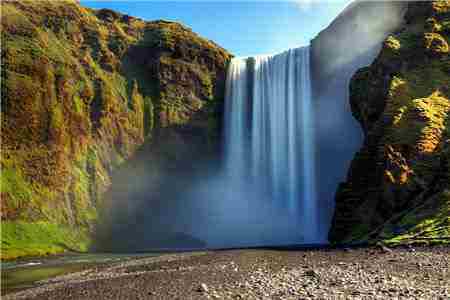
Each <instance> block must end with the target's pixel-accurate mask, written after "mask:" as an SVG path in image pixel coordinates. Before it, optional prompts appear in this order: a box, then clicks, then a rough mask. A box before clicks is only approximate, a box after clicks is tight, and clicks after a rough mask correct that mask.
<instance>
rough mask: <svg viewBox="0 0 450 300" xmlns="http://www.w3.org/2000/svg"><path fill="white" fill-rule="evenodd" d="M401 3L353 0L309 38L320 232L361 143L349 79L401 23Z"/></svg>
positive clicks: (328, 223)
mask: <svg viewBox="0 0 450 300" xmlns="http://www.w3.org/2000/svg"><path fill="white" fill-rule="evenodd" d="M405 7H406V2H404V1H355V2H352V3H351V4H350V5H349V6H348V7H346V8H345V9H344V11H343V12H342V13H341V14H339V16H337V17H336V19H335V20H334V21H333V22H332V23H331V24H330V25H329V26H328V27H327V28H325V29H324V30H322V31H321V32H320V33H319V34H318V35H317V37H315V38H314V39H313V40H312V41H311V51H312V62H311V65H312V75H313V81H312V83H313V90H314V97H313V101H314V103H315V104H314V110H315V116H314V118H313V119H314V120H315V124H314V125H315V130H316V136H315V138H316V142H315V144H316V146H315V147H316V150H315V155H316V178H317V179H316V180H317V182H319V183H320V185H319V187H320V188H318V199H319V201H320V203H319V207H320V208H321V209H320V214H321V220H325V221H326V222H323V223H322V224H321V226H323V228H320V231H321V232H326V233H327V232H328V231H329V229H330V228H329V226H330V223H331V220H332V218H333V212H334V196H335V194H336V189H337V187H338V185H339V183H340V182H342V181H344V180H345V177H346V172H347V170H348V169H349V166H350V162H351V160H352V158H353V156H354V154H355V153H356V152H357V151H358V150H359V148H360V147H361V144H362V142H363V133H362V130H361V126H360V125H359V124H358V122H357V121H356V120H355V119H354V118H353V117H352V111H351V107H350V104H349V101H348V98H349V91H348V86H349V84H350V79H351V77H352V75H353V74H354V73H355V72H356V71H357V70H358V69H360V68H362V67H365V66H368V65H369V64H370V63H371V62H373V60H374V59H375V57H376V56H377V54H378V52H379V51H380V49H381V46H382V44H383V41H384V39H385V38H386V37H387V36H388V35H389V34H390V33H392V32H395V31H396V30H398V29H399V28H400V26H401V25H402V22H403V14H404V12H405ZM380 16H382V17H380Z"/></svg>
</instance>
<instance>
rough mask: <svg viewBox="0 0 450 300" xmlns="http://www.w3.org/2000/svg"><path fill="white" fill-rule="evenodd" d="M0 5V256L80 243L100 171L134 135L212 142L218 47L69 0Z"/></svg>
mask: <svg viewBox="0 0 450 300" xmlns="http://www.w3.org/2000/svg"><path fill="white" fill-rule="evenodd" d="M1 9H2V33H1V34H2V37H1V38H2V65H1V80H2V82H1V92H2V102H1V126H2V135H1V138H2V148H1V150H2V153H1V168H2V169H1V211H2V245H1V247H2V258H3V259H8V258H14V257H18V256H23V255H35V254H45V253H53V252H61V251H64V250H66V249H72V250H85V249H86V248H87V246H88V244H89V236H90V233H91V231H92V228H93V225H94V224H95V221H96V219H97V217H98V209H99V207H101V206H102V202H103V198H104V197H103V195H104V193H105V191H106V190H107V189H108V188H109V187H110V185H111V178H112V174H113V173H114V171H115V170H117V168H118V167H119V166H120V165H121V164H123V162H125V161H127V160H128V159H130V158H131V157H133V155H134V154H135V152H136V151H137V150H138V148H139V147H140V146H142V145H143V144H144V143H147V144H148V145H149V146H148V148H150V149H152V148H157V147H159V146H160V145H162V144H165V143H167V140H170V139H171V138H172V137H173V136H174V135H175V136H176V137H177V138H178V139H180V138H184V136H185V135H186V132H187V131H188V132H191V131H192V130H197V132H200V133H201V134H203V136H204V137H205V140H206V141H208V144H207V145H205V151H216V149H217V148H216V147H214V145H215V144H217V141H218V139H217V137H218V136H219V133H220V131H219V128H220V126H219V125H220V114H219V112H220V109H221V104H222V102H223V98H222V97H223V94H224V91H223V89H224V86H223V83H224V78H225V69H226V64H227V61H228V60H229V58H230V55H229V54H228V53H227V52H226V51H225V50H223V49H222V48H220V47H218V46H217V45H215V44H214V43H212V42H210V41H208V40H206V39H203V38H201V37H199V36H198V35H196V34H195V33H193V32H192V31H191V30H190V29H188V28H186V27H184V26H182V25H180V24H178V23H172V22H165V21H154V22H145V21H143V20H140V19H137V18H133V17H130V16H127V15H122V14H119V13H116V12H114V11H110V10H91V9H87V8H84V7H82V6H80V5H79V4H78V3H77V2H76V1H20V2H19V1H2V3H1ZM186 129H189V130H186ZM187 135H189V134H187ZM206 148H207V149H206ZM175 151H176V150H175ZM43 233H45V234H43Z"/></svg>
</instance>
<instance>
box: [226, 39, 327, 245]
mask: <svg viewBox="0 0 450 300" xmlns="http://www.w3.org/2000/svg"><path fill="white" fill-rule="evenodd" d="M226 84H227V85H226V100H225V151H224V153H225V158H224V161H225V174H226V176H228V180H229V182H230V187H237V186H241V187H242V186H246V190H247V191H248V190H250V191H254V192H255V193H254V195H255V197H260V198H261V199H260V201H262V202H264V205H270V206H271V207H272V208H273V210H274V211H277V215H278V216H279V215H281V216H282V217H283V218H285V219H289V220H291V223H290V224H295V225H293V226H295V227H297V228H290V229H289V230H292V231H297V232H298V233H299V237H298V238H295V240H290V241H289V242H291V243H298V242H303V243H314V242H320V241H323V240H324V239H323V238H321V237H320V233H319V230H318V228H319V220H318V219H319V217H318V216H319V214H318V207H317V199H316V198H317V197H316V183H315V174H314V162H315V160H314V128H313V120H312V116H313V110H312V100H311V78H310V48H309V47H302V48H296V49H290V50H288V51H285V52H283V53H280V54H277V55H270V56H255V57H249V58H233V59H232V60H231V63H230V66H229V69H228V76H227V83H226ZM250 194H251V193H250ZM241 201H246V199H242V200H241ZM254 213H255V214H257V213H258V211H257V208H255V211H254ZM272 222H275V223H276V222H277V220H275V219H274V220H272ZM284 242H286V241H284Z"/></svg>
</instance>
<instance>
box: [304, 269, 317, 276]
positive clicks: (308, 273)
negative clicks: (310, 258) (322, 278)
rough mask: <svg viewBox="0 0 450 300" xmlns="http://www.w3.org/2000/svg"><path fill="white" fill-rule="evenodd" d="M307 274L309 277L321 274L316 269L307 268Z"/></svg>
mask: <svg viewBox="0 0 450 300" xmlns="http://www.w3.org/2000/svg"><path fill="white" fill-rule="evenodd" d="M305 275H306V276H309V277H319V274H317V273H316V272H315V271H314V270H307V271H306V272H305Z"/></svg>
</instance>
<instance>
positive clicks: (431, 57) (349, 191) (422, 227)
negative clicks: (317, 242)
mask: <svg viewBox="0 0 450 300" xmlns="http://www.w3.org/2000/svg"><path fill="white" fill-rule="evenodd" d="M404 20H405V24H404V26H403V28H402V29H401V30H399V31H397V32H396V33H394V34H391V35H390V36H389V37H388V38H386V39H385V41H384V43H383V46H382V49H381V51H380V52H379V54H378V56H377V57H376V59H375V61H374V62H373V63H372V64H371V65H370V66H368V67H365V68H362V69H360V70H359V71H358V72H356V74H355V75H354V76H353V78H352V80H351V83H350V104H351V108H352V112H353V115H354V117H355V118H356V119H357V120H358V121H359V122H360V124H361V126H362V129H363V131H364V143H363V146H362V148H361V149H360V150H359V151H358V153H357V154H356V155H355V157H354V159H353V161H352V163H351V167H350V170H349V172H348V177H347V180H346V181H345V182H344V183H342V184H341V185H340V186H339V189H338V192H337V195H336V211H335V214H334V218H333V224H332V228H331V230H330V234H329V238H330V241H333V242H349V241H365V240H369V241H378V240H383V241H385V242H387V243H391V244H398V243H435V242H439V243H442V242H444V243H448V242H449V236H450V189H449V188H450V186H449V184H450V169H449V166H450V164H449V159H450V148H449V143H448V142H449V139H450V131H449V129H450V127H449V126H450V125H449V122H450V119H449V110H450V102H449V96H450V90H449V87H450V76H449V74H450V57H449V44H448V43H449V41H450V40H449V38H450V2H449V1H434V2H409V3H408V7H407V11H406V14H405V17H404Z"/></svg>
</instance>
